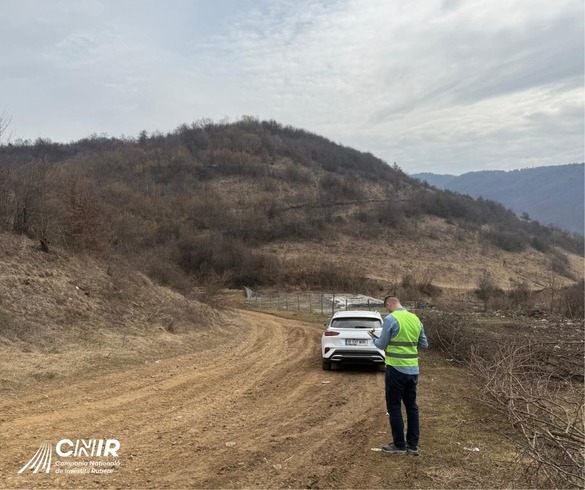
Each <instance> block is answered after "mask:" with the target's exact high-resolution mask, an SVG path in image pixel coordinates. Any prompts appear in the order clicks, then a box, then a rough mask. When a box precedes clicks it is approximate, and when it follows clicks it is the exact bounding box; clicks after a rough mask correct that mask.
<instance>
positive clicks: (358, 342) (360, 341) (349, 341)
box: [345, 339, 370, 345]
mask: <svg viewBox="0 0 585 490" xmlns="http://www.w3.org/2000/svg"><path fill="white" fill-rule="evenodd" d="M369 343H370V341H369V340H367V339H345V345H368V344H369Z"/></svg>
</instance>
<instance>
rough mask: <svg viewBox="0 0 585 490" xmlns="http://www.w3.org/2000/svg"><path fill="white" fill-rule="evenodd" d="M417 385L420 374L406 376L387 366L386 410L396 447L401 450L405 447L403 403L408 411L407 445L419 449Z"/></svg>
mask: <svg viewBox="0 0 585 490" xmlns="http://www.w3.org/2000/svg"><path fill="white" fill-rule="evenodd" d="M417 383H418V374H404V373H401V372H400V371H398V370H397V369H394V368H393V367H392V366H386V375H385V384H386V408H387V409H388V418H389V419H390V428H391V429H392V438H393V440H394V445H395V446H396V447H399V448H403V447H404V445H405V441H404V422H403V420H402V405H401V404H402V403H404V408H405V409H406V424H407V425H406V444H408V445H409V446H410V447H418V438H419V424H418V405H417V404H416V385H417Z"/></svg>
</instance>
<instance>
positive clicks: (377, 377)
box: [0, 311, 497, 488]
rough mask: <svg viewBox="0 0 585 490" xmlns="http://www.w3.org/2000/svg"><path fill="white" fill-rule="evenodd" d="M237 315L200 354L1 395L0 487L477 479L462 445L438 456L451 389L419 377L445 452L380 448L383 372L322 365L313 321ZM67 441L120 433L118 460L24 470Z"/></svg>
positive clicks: (430, 484)
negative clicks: (441, 403)
mask: <svg viewBox="0 0 585 490" xmlns="http://www.w3.org/2000/svg"><path fill="white" fill-rule="evenodd" d="M228 314H229V315H231V316H232V321H231V323H230V324H229V325H225V326H223V327H222V328H220V329H217V332H216V335H215V336H214V337H213V338H214V339H215V340H214V341H213V342H210V341H209V342H210V345H208V346H207V348H206V349H204V350H203V351H202V352H199V353H197V354H192V355H182V356H178V357H173V358H170V359H164V360H161V361H160V362H157V363H149V364H145V365H143V366H140V367H133V368H131V369H125V370H123V371H119V372H115V373H110V374H105V375H101V376H99V377H97V378H94V379H79V380H72V381H71V382H69V383H68V384H67V386H62V387H59V388H56V387H55V385H54V384H53V385H51V386H50V387H47V388H46V389H43V390H40V391H38V392H35V393H32V392H25V393H18V394H15V395H14V396H9V397H7V398H5V399H4V400H2V401H0V436H1V438H2V440H1V442H2V448H1V451H2V457H1V458H0V487H2V488H4V487H7V488H19V487H20V488H28V487H32V486H34V487H67V488H87V487H116V488H129V487H131V488H187V487H189V488H287V487H292V488H309V487H312V488H323V487H328V488H343V487H345V488H379V487H385V488H403V487H411V486H413V485H414V486H418V487H426V488H439V487H445V488H449V487H452V486H461V485H463V486H466V485H467V486H473V483H474V482H473V478H474V477H473V471H474V470H473V467H472V466H471V467H469V468H466V467H464V466H462V468H461V470H460V471H459V472H457V471H455V473H454V472H453V469H452V467H453V462H452V460H451V459H449V458H453V457H454V458H455V459H456V458H457V457H458V455H451V456H445V454H441V453H442V452H445V451H444V450H445V449H446V448H445V447H443V448H442V447H441V445H444V443H445V441H443V440H439V439H441V437H443V436H438V435H437V440H435V438H434V437H433V436H432V434H431V432H432V431H431V430H430V426H431V425H432V424H434V423H437V424H444V420H443V418H444V417H445V418H448V417H449V414H448V413H443V410H442V409H441V408H440V407H434V406H431V405H436V403H434V402H432V400H433V399H435V398H436V399H438V398H440V397H441V391H444V390H445V388H444V387H441V386H440V385H438V384H433V382H432V379H431V378H427V380H426V381H425V378H422V377H421V388H420V390H421V401H420V403H421V407H424V411H423V413H424V414H425V418H424V419H423V426H422V427H423V432H424V431H427V436H426V437H424V436H423V447H425V446H424V444H425V443H426V447H425V449H426V450H427V451H428V452H429V454H430V453H431V452H432V453H435V455H434V456H433V457H431V458H425V457H423V456H424V455H423V456H421V457H420V458H415V457H411V456H409V457H398V459H399V461H398V460H396V459H394V458H396V457H389V456H384V455H382V454H381V453H379V452H374V451H372V450H371V448H372V447H379V446H380V445H382V444H385V443H387V442H388V440H389V432H388V429H387V422H386V417H385V413H384V412H385V410H384V405H383V383H384V382H383V373H381V372H376V371H372V370H341V371H338V370H334V371H331V372H325V371H322V370H321V365H320V355H319V341H320V335H321V330H320V328H319V327H318V326H316V325H311V324H307V323H302V322H297V321H293V320H284V319H282V318H278V317H275V316H270V315H266V314H261V313H256V312H249V311H233V312H231V313H226V315H228ZM207 338H209V337H207ZM428 362H430V361H428ZM433 369H435V373H436V374H438V372H439V371H438V370H441V369H445V370H446V371H445V374H446V375H448V377H449V378H452V377H453V376H460V375H461V373H458V372H457V371H456V370H454V368H452V367H451V366H448V365H447V366H445V367H444V368H442V367H440V366H435V367H434V368H433ZM425 405H428V406H425ZM443 408H444V407H443ZM63 438H68V439H71V440H75V439H89V438H115V439H118V440H119V441H120V443H121V449H120V454H119V458H118V459H119V461H120V467H119V468H118V469H116V471H115V472H114V473H113V474H109V475H88V474H78V475H58V474H55V473H54V469H55V468H56V460H57V459H59V458H55V456H54V460H53V468H52V471H51V473H49V474H45V473H42V474H41V473H39V474H23V475H18V474H17V472H18V470H19V469H20V468H21V467H22V466H23V465H24V464H25V463H26V462H27V461H28V460H29V459H30V458H31V457H32V455H33V454H34V452H35V451H36V450H37V449H38V448H39V446H40V445H41V443H43V442H44V441H51V442H52V443H53V445H54V444H55V443H56V442H57V441H58V440H60V439H63ZM226 443H227V445H226ZM461 456H462V458H463V456H465V457H468V456H469V454H462V455H461ZM85 459H88V458H85ZM89 459H91V458H89ZM61 460H63V459H62V458H61ZM495 471H497V468H494V472H495ZM445 472H447V473H445Z"/></svg>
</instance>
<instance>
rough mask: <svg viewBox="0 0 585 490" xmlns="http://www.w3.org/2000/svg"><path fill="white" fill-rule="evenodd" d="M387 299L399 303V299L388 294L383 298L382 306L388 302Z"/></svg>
mask: <svg viewBox="0 0 585 490" xmlns="http://www.w3.org/2000/svg"><path fill="white" fill-rule="evenodd" d="M388 300H392V302H394V303H400V300H399V299H398V298H396V297H394V296H392V295H391V294H390V295H388V296H386V297H385V298H384V306H386V305H387V304H388Z"/></svg>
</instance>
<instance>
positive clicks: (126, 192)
mask: <svg viewBox="0 0 585 490" xmlns="http://www.w3.org/2000/svg"><path fill="white" fill-rule="evenodd" d="M423 216H436V217H440V218H442V219H444V220H447V221H448V222H450V223H454V224H456V225H457V226H458V227H460V228H461V229H465V230H471V231H474V232H477V233H480V234H481V236H482V238H483V239H484V240H486V241H488V242H489V243H491V244H493V245H495V246H497V247H500V248H501V249H503V250H506V251H510V252H522V251H524V250H526V249H528V248H530V247H532V248H534V249H536V250H539V251H541V252H544V253H548V254H550V255H551V259H552V263H553V267H555V270H556V272H557V273H560V274H566V273H567V260H566V257H565V255H564V254H563V253H562V252H561V250H564V251H566V252H570V253H575V254H579V255H582V254H583V237H581V236H579V235H576V234H572V233H569V232H564V231H562V230H560V229H558V228H555V227H551V226H542V225H540V224H539V223H537V222H530V221H525V220H520V219H518V218H517V217H516V215H515V214H514V213H513V212H512V211H510V210H508V209H506V208H504V207H503V206H502V205H500V204H497V203H496V202H494V201H490V200H485V199H481V198H480V199H477V200H476V199H473V198H471V197H469V196H465V195H461V194H458V193H456V192H451V191H441V190H438V189H435V188H432V187H430V186H428V185H425V184H423V183H420V182H419V181H417V180H416V179H412V178H410V177H408V176H407V175H406V174H405V173H404V172H403V171H402V170H401V169H400V167H399V166H398V165H396V164H394V165H388V164H387V163H386V162H383V161H382V160H380V159H378V158H376V157H375V156H373V155H372V154H370V153H363V152H359V151H356V150H354V149H352V148H348V147H345V146H342V145H340V144H336V143H334V142H332V141H329V140H327V139H325V138H323V137H321V136H318V135H316V134H313V133H310V132H307V131H304V130H302V129H298V128H293V127H290V126H285V125H282V124H280V123H278V122H275V121H259V120H257V119H255V118H251V117H243V118H242V119H241V120H239V121H237V122H235V123H223V122H219V123H217V122H213V121H209V120H200V121H196V122H194V123H192V124H189V125H187V124H184V125H181V126H179V127H178V128H176V129H175V130H174V131H172V132H169V133H167V134H163V133H160V132H155V133H152V134H148V133H147V132H145V131H143V132H141V133H140V134H139V135H138V137H136V138H113V137H108V136H106V135H101V136H100V135H92V136H89V137H87V138H84V139H81V140H79V141H75V142H71V143H66V144H65V143H54V142H51V141H49V140H45V139H37V140H36V141H34V142H31V141H18V140H17V141H15V142H13V143H10V144H4V145H2V146H0V231H10V232H15V233H22V234H26V235H28V236H31V237H33V238H35V239H38V240H39V244H40V246H41V247H43V248H44V249H45V250H47V251H48V250H50V248H51V247H52V246H54V245H58V246H62V247H65V248H67V249H70V250H73V251H75V252H83V253H93V254H100V255H105V256H112V255H115V254H119V255H122V256H124V257H125V258H128V259H130V260H132V261H133V262H134V263H135V264H137V265H138V266H139V267H140V268H141V269H142V270H143V271H144V272H146V273H147V274H148V275H149V276H150V277H152V278H154V279H155V280H157V281H159V282H160V283H163V284H166V285H170V286H173V287H176V288H178V289H182V288H188V287H189V286H190V285H193V284H209V282H210V281H213V280H216V281H218V282H220V283H221V284H222V285H226V286H241V285H244V284H245V285H274V284H288V285H295V284H300V283H302V284H305V285H308V286H311V287H321V288H323V287H330V286H331V285H332V284H331V283H335V284H336V285H338V286H339V282H338V281H339V276H340V275H343V271H341V272H339V271H337V272H336V271H331V270H329V269H328V265H327V264H324V265H322V270H318V271H317V272H316V273H315V274H312V275H311V276H310V277H301V276H302V274H303V273H302V271H301V270H300V269H301V268H299V267H298V264H295V263H283V262H282V261H279V260H278V259H277V258H276V257H274V256H272V255H268V254H266V253H260V252H258V251H257V248H258V247H259V246H261V245H263V244H266V243H273V242H279V241H304V240H305V241H306V240H317V241H318V240H326V239H327V238H328V237H331V236H335V235H337V234H345V235H348V236H355V237H363V236H366V237H367V236H369V237H375V236H381V235H383V234H384V233H387V232H389V231H391V232H394V233H396V232H399V233H402V234H406V235H408V233H409V232H410V230H411V228H412V224H413V223H414V222H415V221H416V220H418V219H419V218H421V217H423ZM341 286H343V284H341Z"/></svg>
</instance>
